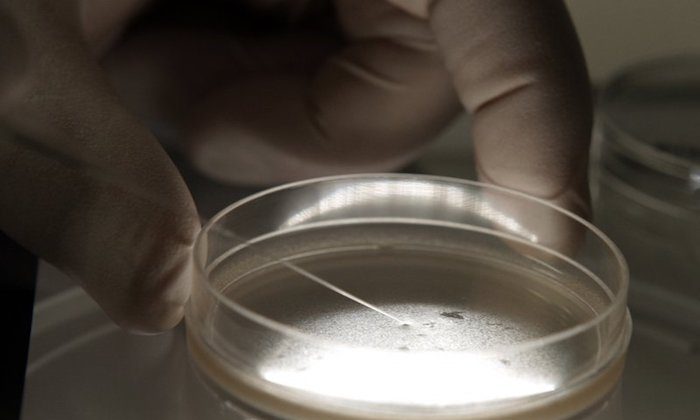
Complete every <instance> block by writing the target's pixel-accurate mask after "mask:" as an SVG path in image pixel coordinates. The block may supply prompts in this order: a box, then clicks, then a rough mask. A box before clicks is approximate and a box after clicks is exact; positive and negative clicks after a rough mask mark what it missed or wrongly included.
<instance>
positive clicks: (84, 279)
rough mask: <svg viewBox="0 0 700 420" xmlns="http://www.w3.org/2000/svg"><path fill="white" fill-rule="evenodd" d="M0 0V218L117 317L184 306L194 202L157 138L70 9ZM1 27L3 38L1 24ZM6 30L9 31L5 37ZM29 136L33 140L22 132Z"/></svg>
mask: <svg viewBox="0 0 700 420" xmlns="http://www.w3.org/2000/svg"><path fill="white" fill-rule="evenodd" d="M59 7H63V6H60V5H57V6H55V8H54V7H53V5H51V6H50V5H49V2H41V1H29V2H23V1H9V2H3V4H2V5H0V20H4V21H6V22H8V23H9V24H8V25H3V26H2V28H0V32H3V31H4V32H7V33H1V34H0V38H4V39H14V40H15V42H13V43H3V42H0V49H1V50H0V55H2V56H5V57H12V58H13V59H14V60H17V61H18V63H17V65H13V66H4V67H1V68H0V72H5V74H0V125H1V126H3V127H5V128H6V131H9V132H10V133H9V134H7V133H6V134H5V135H2V134H0V177H1V178H2V179H3V183H1V184H0V201H2V203H3V204H2V206H0V228H2V230H3V231H4V232H5V233H6V234H8V235H9V236H10V237H12V238H13V239H15V240H16V241H17V242H19V243H21V244H22V245H23V246H25V247H26V248H28V249H30V250H31V251H33V252H34V253H36V254H37V255H39V256H41V257H43V258H45V259H46V260H48V261H49V262H51V263H53V264H55V265H57V266H58V267H59V268H61V269H63V270H64V271H66V272H67V273H68V274H69V275H71V276H72V277H73V278H74V279H76V280H77V281H78V282H79V283H80V284H81V285H82V286H83V287H84V288H85V290H86V291H87V292H88V293H89V294H90V295H91V296H92V297H93V298H94V299H95V300H96V301H97V302H98V303H99V304H100V305H101V306H102V307H103V308H104V310H105V311H106V312H107V314H108V315H109V316H110V317H112V318H113V319H114V320H115V321H116V322H117V323H119V324H120V325H122V326H124V327H125V328H127V329H131V330H136V331H143V332H152V331H157V330H162V329H165V328H169V327H172V326H173V325H175V324H176V323H177V322H178V321H179V320H180V318H181V317H182V312H183V306H184V303H185V301H186V299H187V296H188V293H189V273H188V270H189V258H190V252H189V247H190V245H191V243H192V241H193V238H194V235H195V233H196V231H197V226H198V221H197V216H196V211H195V208H194V205H193V203H192V200H191V197H190V195H189V192H188V191H187V188H186V186H185V185H184V183H183V181H182V179H181V178H180V176H179V174H178V172H177V170H176V169H175V167H174V166H173V164H172V163H171V161H170V160H169V158H168V156H167V155H166V154H165V152H164V151H163V150H162V149H161V147H160V146H159V144H158V143H157V141H156V139H155V138H154V137H153V136H152V135H151V134H150V133H149V132H148V130H146V129H145V128H144V127H143V126H142V125H141V124H140V123H139V122H138V121H137V120H136V119H134V118H133V117H132V116H131V115H129V113H128V112H126V111H125V110H124V108H123V107H122V106H121V105H120V104H119V103H118V101H117V100H116V99H115V96H114V95H113V94H112V92H111V91H110V89H109V87H108V84H107V83H106V82H105V79H104V77H103V75H102V72H101V69H100V68H99V66H98V65H97V64H96V62H95V60H94V59H93V57H92V56H91V54H90V53H89V51H88V49H87V48H86V46H85V45H84V44H83V42H82V39H81V37H80V34H79V33H78V31H77V29H76V28H77V25H73V22H74V19H73V18H72V16H73V13H72V11H71V10H68V9H66V10H59V9H58V8H59ZM6 35H7V36H8V38H6V37H5V36H6ZM9 37H11V38H9ZM29 139H31V140H29Z"/></svg>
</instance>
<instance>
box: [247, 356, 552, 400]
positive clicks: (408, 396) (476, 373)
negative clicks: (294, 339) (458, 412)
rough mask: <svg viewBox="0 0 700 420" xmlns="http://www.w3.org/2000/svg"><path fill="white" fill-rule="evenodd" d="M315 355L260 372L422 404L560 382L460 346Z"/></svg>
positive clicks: (313, 389) (329, 392)
mask: <svg viewBox="0 0 700 420" xmlns="http://www.w3.org/2000/svg"><path fill="white" fill-rule="evenodd" d="M311 359H313V358H308V361H307V360H305V361H304V364H303V365H301V364H299V365H294V366H289V365H285V366H283V367H277V368H273V367H271V366H270V367H268V368H267V369H266V370H265V371H263V372H261V373H262V375H263V377H264V378H265V379H266V380H268V381H270V382H273V383H276V384H279V385H283V386H286V387H290V388H293V389H297V390H301V391H306V392H309V393H313V394H319V395H324V396H328V397H336V398H342V399H349V400H357V401H365V402H374V403H389V404H392V403H393V404H410V405H423V406H449V405H461V404H470V403H484V402H489V401H497V400H502V399H509V398H517V397H525V396H530V395H536V394H541V393H544V392H549V391H552V390H554V388H555V386H554V384H552V383H551V382H548V381H546V380H545V379H544V378H535V377H532V376H528V375H527V373H526V372H522V371H519V370H518V369H514V368H513V367H512V366H511V365H510V363H503V362H502V361H499V360H495V359H492V358H486V357H483V356H479V355H474V354H465V353H458V352H435V351H421V352H409V351H406V352H393V353H392V352H390V351H382V350H370V349H352V350H351V349H343V350H340V349H338V350H335V351H332V352H331V351H329V352H328V353H324V354H323V357H320V358H317V359H315V360H311Z"/></svg>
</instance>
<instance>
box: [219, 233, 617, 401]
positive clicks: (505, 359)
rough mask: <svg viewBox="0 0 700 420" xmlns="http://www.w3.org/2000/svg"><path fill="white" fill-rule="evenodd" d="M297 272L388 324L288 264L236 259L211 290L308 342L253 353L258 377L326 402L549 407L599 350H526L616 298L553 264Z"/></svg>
mask: <svg viewBox="0 0 700 420" xmlns="http://www.w3.org/2000/svg"><path fill="white" fill-rule="evenodd" d="M374 229H379V230H381V228H379V227H374ZM287 260H288V261H290V262H292V263H293V264H294V265H296V266H298V267H301V268H302V269H303V270H306V271H308V272H310V273H313V274H314V275H315V276H318V277H320V278H322V279H323V280H325V281H327V282H329V283H331V284H333V285H334V286H336V287H337V288H339V289H342V290H343V291H345V292H347V293H349V294H352V295H353V296H356V297H358V298H360V299H361V300H363V301H366V302H368V303H370V304H371V305H374V306H376V307H378V308H380V309H381V310H382V311H384V312H386V313H388V314H390V315H391V316H392V317H387V316H385V315H383V314H381V313H379V312H377V311H374V310H372V309H371V308H368V307H366V306H363V305H361V304H359V303H358V302H356V301H354V300H352V299H348V298H347V297H345V296H343V295H342V294H339V293H337V292H336V291H333V290H331V289H329V288H326V287H323V286H322V285H320V284H318V283H316V282H314V281H312V280H310V279H309V278H307V277H305V276H303V275H301V274H299V273H298V272H295V271H293V270H290V269H289V267H287V266H285V265H284V264H281V263H279V262H275V261H272V262H268V263H267V264H264V265H262V266H261V267H257V268H255V269H252V270H249V271H248V272H246V273H244V274H243V275H241V272H240V267H239V264H238V262H237V261H236V259H235V258H222V259H220V260H219V261H218V262H217V264H216V265H215V266H213V267H211V269H210V271H209V278H210V279H211V282H212V283H213V284H218V285H223V286H221V291H222V293H223V294H224V295H225V296H226V297H227V298H228V299H230V300H231V301H232V302H235V303H236V304H237V305H240V306H241V307H243V308H245V309H247V310H250V311H253V312H255V313H256V314H258V315H261V316H263V317H265V318H267V319H269V320H272V321H274V322H275V323H277V324H276V325H279V326H282V328H283V329H292V330H293V331H295V334H297V333H299V334H301V337H302V338H301V339H298V334H297V335H295V337H296V338H295V339H288V338H287V336H285V335H284V334H270V335H269V337H264V338H262V339H261V338H260V337H257V338H256V339H255V340H251V342H250V343H248V344H246V345H248V346H252V347H255V348H254V349H253V351H248V353H253V354H255V355H256V356H255V360H254V361H253V362H252V365H253V367H252V371H253V373H252V375H253V376H255V377H257V378H259V379H261V380H263V381H265V382H266V383H269V384H274V385H276V386H279V387H281V389H284V390H286V391H290V392H292V393H296V394H297V395H300V394H303V395H306V396H307V397H310V398H321V399H323V400H324V401H325V403H328V402H329V401H336V402H339V404H343V403H347V402H348V401H350V402H361V403H364V404H370V405H371V404H390V405H392V404H393V405H403V406H412V407H417V408H420V407H426V408H429V407H434V406H436V405H439V406H442V407H449V406H462V405H465V404H473V403H488V402H491V401H500V400H504V399H511V398H522V397H529V396H533V395H539V394H545V393H548V392H551V391H553V390H555V389H557V388H558V387H559V386H560V385H561V382H562V381H563V380H564V379H565V378H571V376H572V374H571V369H581V368H582V367H585V365H586V364H587V363H588V362H587V361H586V360H582V358H589V357H590V355H591V354H595V353H596V350H595V349H596V348H597V347H599V346H600V340H599V336H598V334H597V332H596V331H591V333H588V334H583V335H580V336H577V339H576V340H575V341H564V342H562V343H561V344H559V345H556V346H549V347H544V348H543V349H542V350H541V351H534V352H533V351H529V349H525V350H523V351H520V350H518V349H519V348H521V347H522V345H523V344H524V343H525V344H527V343H531V342H533V340H538V339H541V338H542V337H546V336H549V335H551V334H556V333H558V332H562V331H564V330H566V329H568V328H572V327H574V326H577V325H580V324H582V323H584V322H586V321H589V320H591V319H593V318H594V317H595V316H596V315H597V314H598V306H597V305H596V304H595V302H600V303H601V305H603V303H602V302H603V301H605V299H606V298H607V297H606V296H607V295H606V293H605V291H604V290H594V289H595V288H596V287H597V286H595V285H597V284H598V283H596V282H594V281H589V282H588V286H585V287H584V289H585V290H584V289H581V288H578V289H577V288H575V287H573V288H572V287H571V285H573V284H576V285H579V286H580V285H581V284H582V282H581V281H580V279H570V278H565V277H566V276H570V274H566V275H564V274H562V272H561V271H559V270H556V269H554V268H553V267H552V266H551V265H549V264H547V263H544V262H543V263H541V264H538V263H535V262H532V264H530V265H529V266H523V265H522V264H521V265H518V264H509V263H507V262H505V261H503V260H498V259H493V258H484V257H483V255H478V254H475V253H469V252H462V251H459V250H457V249H455V248H445V247H441V246H433V245H430V244H425V243H424V244H420V245H416V244H415V243H414V244H412V245H392V246H375V245H365V246H361V245H360V246H358V245H353V246H349V247H342V246H339V247H327V248H323V249H321V250H316V251H314V252H306V253H303V254H300V255H296V256H294V257H292V258H288V259H287ZM579 275H581V276H585V274H584V273H579ZM589 280H590V279H589ZM584 283H585V282H584ZM590 285H594V286H590ZM591 297H594V298H593V299H591ZM592 302H593V303H592ZM397 320H400V322H399V321H397ZM210 327H211V330H212V331H213V332H214V333H213V336H216V335H222V336H226V335H229V334H239V335H241V334H245V332H241V331H233V330H231V331H227V330H226V329H227V328H230V323H228V322H227V321H226V319H225V314H224V312H222V313H221V314H219V313H218V312H217V311H216V310H214V311H213V312H212V314H211V317H210ZM245 339H246V338H245V336H244V335H241V340H245ZM214 341H216V340H214ZM519 346H520V347H519ZM509 349H513V351H509ZM248 350H250V349H248ZM582 361H583V363H582ZM594 362H595V361H594V360H591V361H590V363H594ZM250 374H251V373H250V370H248V373H247V375H250Z"/></svg>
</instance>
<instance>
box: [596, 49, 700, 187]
mask: <svg viewBox="0 0 700 420" xmlns="http://www.w3.org/2000/svg"><path fill="white" fill-rule="evenodd" d="M600 106H601V117H602V121H603V124H604V127H605V128H606V129H608V130H611V131H612V134H613V135H610V136H607V137H606V139H607V140H608V141H609V142H610V143H614V146H615V148H616V149H617V151H618V153H620V155H624V156H625V157H626V159H629V160H632V161H633V162H634V163H635V164H638V165H641V166H642V167H643V168H645V169H646V170H650V171H653V172H654V173H655V174H656V175H655V176H656V177H659V178H664V182H665V183H666V184H669V185H671V186H675V187H677V188H680V189H682V190H683V192H684V193H688V192H689V193H690V194H691V195H692V196H694V197H695V199H697V198H699V197H700V120H699V117H700V56H677V57H667V58H661V59H657V60H653V61H649V62H645V63H641V64H637V65H634V66H631V67H629V68H627V69H625V70H623V71H621V72H620V73H619V74H618V75H617V76H616V77H615V78H613V79H612V80H611V82H610V83H609V84H608V85H607V86H606V88H605V89H604V92H603V95H602V99H601V104H600Z"/></svg>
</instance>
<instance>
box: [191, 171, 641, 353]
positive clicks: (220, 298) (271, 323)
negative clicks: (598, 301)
mask: <svg viewBox="0 0 700 420" xmlns="http://www.w3.org/2000/svg"><path fill="white" fill-rule="evenodd" d="M353 179H356V180H380V179H394V180H397V181H407V180H422V181H440V182H446V183H453V184H462V185H469V186H472V187H478V188H481V189H490V190H493V191H498V192H499V193H503V194H506V195H510V196H514V197H518V198H519V199H524V200H529V201H532V202H535V203H537V204H539V205H543V206H546V207H549V208H551V209H552V210H554V211H556V212H559V213H561V214H563V215H565V216H567V217H569V218H571V219H573V220H574V221H576V222H577V223H580V224H581V225H583V226H584V228H586V230H587V231H588V232H591V233H593V234H594V235H595V236H596V237H597V238H598V239H600V240H601V241H602V242H603V243H604V244H605V246H606V247H607V248H608V250H609V251H610V252H611V253H612V255H613V256H614V259H615V260H616V261H617V263H618V264H619V266H620V277H621V278H620V288H619V290H618V291H617V293H614V299H613V300H612V302H611V303H610V305H609V306H608V307H607V308H605V309H604V310H603V311H601V312H600V313H599V314H598V315H596V316H595V317H593V318H591V319H589V320H588V321H586V322H583V323H580V324H578V325H575V326H572V327H568V328H565V329H563V330H561V331H558V332H556V333H552V334H547V335H544V336H542V337H539V338H535V339H530V340H524V341H521V342H519V343H517V344H512V345H509V346H507V347H504V348H496V349H494V350H495V351H497V352H499V353H498V354H504V353H503V352H504V351H505V352H507V353H518V352H524V351H529V350H531V349H534V348H537V347H544V346H547V345H550V344H553V343H556V342H559V341H563V340H566V339H568V338H570V337H573V336H575V335H577V334H580V333H583V332H585V331H587V330H589V329H592V328H594V327H595V326H596V325H598V324H600V323H602V322H603V321H604V320H605V319H606V318H608V317H609V316H610V315H611V314H612V313H613V312H614V311H615V310H617V309H619V308H620V307H621V306H623V305H625V304H626V297H627V290H628V287H629V271H628V267H627V263H626V262H625V259H624V257H623V256H622V253H621V252H620V250H619V249H618V248H617V246H616V245H615V244H614V243H613V242H612V241H611V240H610V239H609V238H608V237H607V236H605V234H603V232H601V231H600V230H599V229H598V228H596V227H595V226H594V225H593V224H592V223H590V222H588V221H586V220H585V219H583V218H581V217H580V216H578V215H576V214H574V213H572V212H570V211H568V210H565V209H562V208H560V207H557V206H555V205H553V204H551V203H548V202H547V201H545V200H542V199H540V198H537V197H532V196H529V195H527V194H525V193H521V192H519V191H514V190H511V189H508V188H505V187H501V186H497V185H490V184H485V183H482V182H477V181H471V180H464V179H457V178H451V177H444V176H436V175H416V174H392V173H364V174H350V175H335V176H326V177H319V178H311V179H306V180H302V181H297V182H292V183H287V184H283V185H279V186H277V187H273V188H270V189H266V190H263V191H260V192H258V193H255V194H252V195H250V196H248V197H245V198H243V199H241V200H239V201H236V202H235V203H233V204H231V205H229V206H227V207H225V208H224V209H223V210H221V211H219V212H218V213H217V214H216V215H214V216H213V217H212V218H211V219H209V221H208V222H207V223H206V224H205V225H204V226H203V227H202V230H201V231H200V233H199V234H198V235H197V238H196V240H195V243H194V248H193V249H194V260H195V261H194V262H195V270H196V274H197V275H196V276H195V281H202V282H203V283H204V286H205V289H206V290H207V291H208V292H209V293H211V294H212V295H213V296H214V297H215V298H216V301H217V303H220V304H223V305H224V306H226V307H227V308H229V309H231V310H233V311H235V312H237V313H238V314H240V315H241V316H243V317H245V318H247V319H248V320H250V321H251V322H254V323H257V324H260V325H262V326H264V327H266V328H269V329H271V330H274V331H276V332H278V333H280V334H283V335H289V336H293V337H295V338H298V339H302V340H304V341H307V342H312V343H316V344H331V345H337V344H338V343H335V342H333V341H332V340H327V339H322V338H320V337H316V336H313V335H312V334H308V333H305V332H303V331H301V330H299V329H297V328H294V327H291V326H289V325H286V324H284V323H281V322H278V321H275V320H273V319H271V318H268V317H266V316H264V315H262V314H259V313H257V312H255V311H252V310H250V309H247V308H245V307H243V306H242V305H240V304H238V303H236V302H234V301H233V300H231V299H229V298H227V297H226V296H225V295H224V294H223V293H221V292H220V291H219V290H217V289H216V288H215V287H214V286H212V285H211V283H210V282H209V281H207V280H206V279H207V274H208V273H207V269H206V267H205V266H204V262H203V261H202V260H201V258H200V256H199V253H198V252H197V249H199V248H200V247H201V242H202V240H203V238H204V236H205V235H206V234H207V232H209V230H211V228H212V226H213V225H214V224H215V223H217V222H218V221H219V220H220V219H221V218H223V217H225V216H226V215H228V214H229V213H230V212H231V211H233V210H235V209H236V208H237V207H240V206H242V205H245V204H247V203H249V202H251V201H254V200H256V199H258V198H261V197H264V196H267V195H271V194H274V193H275V192H278V191H281V190H288V189H293V188H296V187H301V186H306V185H311V184H317V183H323V182H328V181H341V180H353ZM353 219H354V220H362V218H353ZM387 219H389V218H387ZM397 219H400V218H394V220H397ZM424 220H429V219H424ZM329 224H338V222H337V221H332V222H329ZM452 224H453V225H461V226H462V227H463V228H464V229H468V230H473V231H478V230H480V229H481V230H483V231H486V232H482V233H488V234H494V235H495V236H500V237H503V238H506V239H508V240H515V241H518V242H520V243H522V244H525V245H527V246H532V247H535V248H537V249H540V250H543V251H545V252H547V253H550V254H553V255H555V256H557V257H558V258H562V257H563V258H564V259H565V260H566V261H567V262H570V261H571V259H570V258H568V257H565V256H563V255H562V254H560V253H558V252H557V251H555V250H552V249H549V248H547V247H544V246H542V245H539V244H535V243H532V242H529V241H527V240H524V239H522V238H519V237H517V236H514V235H508V234H506V233H503V232H499V231H490V232H488V231H489V229H485V228H478V229H475V228H477V227H476V226H470V225H467V224H463V223H454V222H453V223H452ZM240 239H243V240H245V241H249V240H251V239H255V238H243V237H241V238H240ZM198 279H199V280H198ZM188 312H189V311H188ZM624 312H625V315H624V316H625V317H627V318H629V315H628V314H627V311H624ZM356 348H363V346H357V347H356ZM368 349H372V348H369V347H368ZM372 350H376V349H372ZM455 352H457V353H464V351H455ZM614 354H616V352H613V356H614ZM600 362H602V363H603V364H604V363H605V360H601V361H600Z"/></svg>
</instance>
